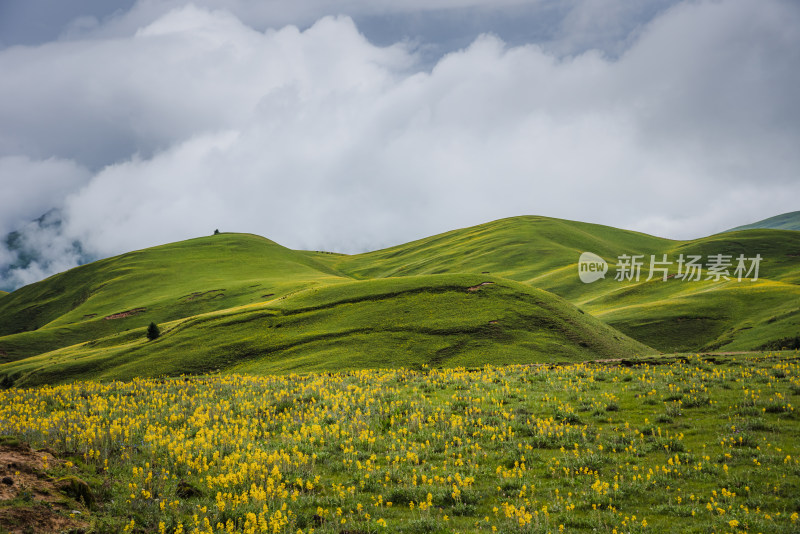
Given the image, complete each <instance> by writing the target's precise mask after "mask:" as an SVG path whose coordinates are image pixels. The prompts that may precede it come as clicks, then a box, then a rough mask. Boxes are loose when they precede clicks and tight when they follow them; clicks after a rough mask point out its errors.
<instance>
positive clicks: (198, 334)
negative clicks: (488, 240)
mask: <svg viewBox="0 0 800 534" xmlns="http://www.w3.org/2000/svg"><path fill="white" fill-rule="evenodd" d="M483 282H491V283H486V284H485V285H480V284H481V283H483ZM198 339H200V340H203V341H202V342H198ZM652 352H653V351H652V350H650V349H649V348H648V347H646V346H644V345H642V344H640V343H638V342H636V341H634V340H632V339H630V338H627V337H626V336H624V335H623V334H620V333H618V332H617V331H615V330H613V329H612V328H610V327H608V326H607V325H605V324H604V323H602V322H601V321H599V320H597V319H595V318H593V317H591V316H589V315H587V314H583V313H580V312H579V311H578V310H577V309H575V307H574V306H571V305H570V304H569V303H567V302H566V301H564V300H563V299H560V298H558V297H556V296H554V295H552V294H550V293H547V292H545V291H542V290H537V289H534V288H531V287H529V286H526V285H523V284H519V283H516V282H512V281H509V280H504V279H501V278H491V277H487V276H485V275H481V276H480V277H478V276H476V275H427V276H413V277H404V278H401V279H382V280H370V281H351V282H342V283H338V284H334V285H329V286H324V287H319V288H313V289H307V290H304V291H301V292H298V293H296V294H294V295H292V296H291V297H289V298H285V299H280V300H277V301H272V302H268V303H260V304H251V305H246V306H242V307H238V308H233V309H227V310H223V311H218V312H213V313H207V314H204V315H200V316H194V317H191V318H187V319H183V320H178V321H173V322H169V323H165V324H163V325H162V334H161V336H160V337H159V338H158V339H156V340H154V341H148V340H147V338H146V336H145V328H144V327H141V328H139V329H137V330H135V331H132V332H129V333H123V334H117V335H113V336H109V337H106V338H102V339H100V340H96V341H92V342H88V343H84V344H80V345H77V346H70V347H66V348H63V349H59V350H56V351H53V352H48V353H46V354H43V355H40V356H35V357H31V358H27V359H24V360H19V361H15V362H10V363H8V364H6V365H4V366H3V371H4V372H5V374H6V376H11V377H13V380H14V384H15V385H33V384H41V383H55V382H68V381H71V380H75V379H87V378H99V379H117V378H122V379H131V378H133V377H137V376H140V377H141V376H159V375H164V374H166V375H177V374H181V373H204V372H210V371H215V370H221V369H228V370H236V371H240V372H258V373H274V372H291V371H296V370H318V371H339V370H342V369H362V368H380V367H387V366H391V367H410V368H420V367H421V366H422V365H429V366H436V367H438V366H448V367H454V366H481V365H484V364H485V363H487V362H489V361H491V362H493V363H496V364H511V363H528V362H529V361H530V360H531V358H532V355H538V359H539V360H540V361H543V362H565V361H582V360H586V359H588V357H589V356H591V357H594V358H611V357H634V356H636V355H641V354H647V353H652Z"/></svg>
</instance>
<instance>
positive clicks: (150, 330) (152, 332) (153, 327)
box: [147, 323, 161, 341]
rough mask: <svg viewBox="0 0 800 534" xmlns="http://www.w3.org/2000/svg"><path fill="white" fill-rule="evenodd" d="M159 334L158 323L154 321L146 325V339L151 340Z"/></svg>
mask: <svg viewBox="0 0 800 534" xmlns="http://www.w3.org/2000/svg"><path fill="white" fill-rule="evenodd" d="M160 335H161V330H159V329H158V325H157V324H156V323H150V326H148V327H147V339H149V340H150V341H153V340H154V339H157V338H158V336H160Z"/></svg>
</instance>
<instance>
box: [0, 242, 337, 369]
mask: <svg viewBox="0 0 800 534" xmlns="http://www.w3.org/2000/svg"><path fill="white" fill-rule="evenodd" d="M339 280H345V278H344V277H342V276H340V275H337V274H336V273H335V272H334V271H332V270H331V269H330V268H329V267H327V266H325V265H322V264H320V263H318V262H316V261H315V260H314V259H313V258H310V257H309V256H308V255H305V254H300V253H297V252H295V251H292V250H289V249H287V248H285V247H282V246H280V245H278V244H276V243H274V242H272V241H270V240H268V239H264V238H263V237H258V236H254V235H247V234H220V235H215V236H210V237H202V238H197V239H191V240H188V241H183V242H180V243H173V244H169V245H163V246H160V247H154V248H150V249H146V250H141V251H137V252H131V253H129V254H124V255H122V256H117V257H114V258H109V259H106V260H102V261H98V262H94V263H91V264H88V265H83V266H81V267H77V268H75V269H71V270H69V271H66V272H64V273H61V274H58V275H55V276H52V277H50V278H48V279H46V280H43V281H41V282H38V283H35V284H31V285H28V286H25V287H23V288H21V289H19V290H17V291H14V292H13V293H12V294H10V295H8V296H6V297H3V299H2V301H0V318H1V320H0V336H4V337H0V350H2V352H0V358H3V359H5V360H6V361H9V360H13V359H18V358H21V357H27V356H31V355H34V354H39V353H41V352H44V351H47V350H52V349H55V348H58V347H63V346H65V345H72V344H74V343H78V342H81V341H86V340H90V339H97V338H99V337H103V336H107V335H110V334H115V333H120V332H125V331H127V330H130V329H131V328H138V327H140V326H142V325H147V324H149V322H150V321H155V322H158V323H160V322H163V321H171V320H175V319H180V318H183V317H190V316H193V315H197V314H200V313H205V312H208V311H212V310H219V309H225V308H230V307H233V306H239V305H242V304H249V303H252V302H262V301H265V300H269V299H273V298H278V297H281V296H284V295H286V294H289V293H291V292H293V291H297V290H299V289H303V288H305V287H309V286H313V285H320V284H328V283H334V282H336V281H339Z"/></svg>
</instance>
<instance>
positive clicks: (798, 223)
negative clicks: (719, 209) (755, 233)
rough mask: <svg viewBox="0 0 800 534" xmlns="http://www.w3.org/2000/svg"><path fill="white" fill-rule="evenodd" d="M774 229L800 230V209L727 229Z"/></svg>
mask: <svg viewBox="0 0 800 534" xmlns="http://www.w3.org/2000/svg"><path fill="white" fill-rule="evenodd" d="M766 228H769V229H773V230H800V211H792V212H789V213H783V214H781V215H776V216H775V217H769V218H768V219H764V220H761V221H757V222H754V223H752V224H745V225H743V226H737V227H736V228H731V229H730V230H727V231H728V232H736V231H739V230H755V229H766Z"/></svg>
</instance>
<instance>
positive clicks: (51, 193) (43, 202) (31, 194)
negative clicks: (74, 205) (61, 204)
mask: <svg viewBox="0 0 800 534" xmlns="http://www.w3.org/2000/svg"><path fill="white" fill-rule="evenodd" d="M90 177H91V175H90V173H89V172H88V171H87V170H86V169H84V168H82V167H80V166H79V165H77V164H76V163H75V162H73V161H69V160H61V159H57V158H49V159H46V160H40V161H36V160H32V159H30V158H29V157H27V156H6V157H0V191H2V192H3V194H2V195H0V236H5V235H6V234H8V233H9V232H11V231H13V230H16V229H18V228H19V227H21V226H23V225H25V224H27V223H28V222H30V221H31V220H33V219H36V218H37V217H40V216H42V215H44V214H45V212H47V211H49V210H51V209H52V208H53V207H54V205H53V202H54V199H58V198H63V197H64V195H66V194H67V193H69V192H71V191H74V190H75V189H77V188H78V187H80V186H81V185H83V184H85V183H86V182H88V181H89V179H90Z"/></svg>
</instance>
